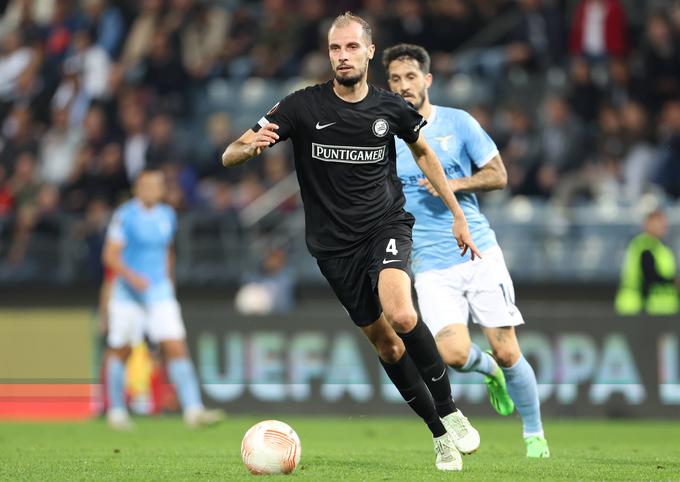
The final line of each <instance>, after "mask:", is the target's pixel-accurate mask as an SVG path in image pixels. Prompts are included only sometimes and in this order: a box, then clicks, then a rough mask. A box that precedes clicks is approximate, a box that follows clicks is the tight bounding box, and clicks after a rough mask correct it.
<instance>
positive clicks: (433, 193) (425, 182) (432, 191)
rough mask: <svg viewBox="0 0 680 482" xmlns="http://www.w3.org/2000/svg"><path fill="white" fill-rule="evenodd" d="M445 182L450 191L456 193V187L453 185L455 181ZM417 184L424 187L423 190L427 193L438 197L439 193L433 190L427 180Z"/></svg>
mask: <svg viewBox="0 0 680 482" xmlns="http://www.w3.org/2000/svg"><path fill="white" fill-rule="evenodd" d="M447 181H448V183H449V187H450V188H451V190H452V191H453V192H456V189H457V186H456V184H455V181H456V180H455V179H447ZM418 184H420V185H421V186H425V188H426V189H427V192H429V193H430V194H432V195H433V196H434V197H439V193H438V192H437V190H436V189H435V188H434V186H433V185H432V183H430V181H429V179H427V178H425V179H421V180H420V181H418Z"/></svg>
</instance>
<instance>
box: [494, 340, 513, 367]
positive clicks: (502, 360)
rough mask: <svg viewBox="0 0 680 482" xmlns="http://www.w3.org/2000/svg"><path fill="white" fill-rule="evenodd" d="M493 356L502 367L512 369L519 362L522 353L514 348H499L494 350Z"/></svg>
mask: <svg viewBox="0 0 680 482" xmlns="http://www.w3.org/2000/svg"><path fill="white" fill-rule="evenodd" d="M493 356H494V358H495V359H496V361H497V362H498V364H499V365H500V366H502V367H506V368H507V367H511V366H513V365H514V364H515V363H517V360H519V356H520V351H519V348H518V347H514V346H505V345H504V346H499V347H494V348H493Z"/></svg>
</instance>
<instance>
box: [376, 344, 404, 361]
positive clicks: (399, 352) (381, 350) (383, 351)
mask: <svg viewBox="0 0 680 482" xmlns="http://www.w3.org/2000/svg"><path fill="white" fill-rule="evenodd" d="M376 349H377V350H378V356H379V357H380V359H381V360H382V361H384V362H386V363H397V362H398V361H399V360H400V359H401V357H402V356H403V355H404V351H405V350H404V345H403V343H397V342H392V343H381V344H380V345H379V346H376Z"/></svg>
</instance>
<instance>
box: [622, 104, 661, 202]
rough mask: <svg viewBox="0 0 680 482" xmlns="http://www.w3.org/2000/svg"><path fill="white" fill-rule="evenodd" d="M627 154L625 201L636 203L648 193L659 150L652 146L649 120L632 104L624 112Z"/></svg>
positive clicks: (624, 164) (623, 166) (624, 173)
mask: <svg viewBox="0 0 680 482" xmlns="http://www.w3.org/2000/svg"><path fill="white" fill-rule="evenodd" d="M621 120H622V122H623V134H624V138H625V142H626V153H625V154H624V156H623V159H622V160H621V164H622V166H621V170H622V172H621V174H622V183H623V197H624V199H625V200H627V201H629V202H631V203H635V202H636V201H638V200H639V198H640V196H641V195H642V193H643V192H645V191H646V190H647V188H648V187H649V184H650V182H651V180H652V176H653V175H654V173H655V171H656V169H657V166H656V158H657V156H658V154H657V149H656V148H655V147H654V145H653V144H652V142H651V140H650V139H651V133H650V130H649V117H648V115H647V112H646V111H645V108H644V107H643V105H642V104H640V103H638V102H629V103H628V104H626V105H625V106H624V107H623V109H622V110H621Z"/></svg>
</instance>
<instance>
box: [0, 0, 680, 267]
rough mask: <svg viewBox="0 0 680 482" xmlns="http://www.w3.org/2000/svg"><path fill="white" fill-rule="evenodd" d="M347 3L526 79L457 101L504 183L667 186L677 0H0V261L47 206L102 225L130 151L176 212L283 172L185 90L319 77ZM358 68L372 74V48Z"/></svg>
mask: <svg viewBox="0 0 680 482" xmlns="http://www.w3.org/2000/svg"><path fill="white" fill-rule="evenodd" d="M345 10H352V11H354V12H356V13H358V14H359V15H361V16H363V17H364V18H365V19H366V20H367V21H369V23H371V24H372V25H373V27H374V42H375V43H376V45H377V51H378V57H379V55H380V52H381V51H382V49H383V48H385V47H387V46H389V45H392V44H394V43H397V42H410V43H417V44H421V45H423V46H425V47H426V48H427V49H429V51H430V52H431V54H432V59H433V62H432V69H433V74H434V76H435V79H436V80H438V81H450V80H452V79H456V78H459V77H461V76H466V77H469V78H473V79H474V78H478V79H482V80H484V79H486V80H488V79H492V80H493V81H495V82H496V83H497V84H503V83H505V82H506V81H507V82H513V81H514V82H516V79H517V78H538V79H543V85H545V86H548V87H547V88H545V89H543V90H542V91H541V95H540V96H537V97H535V98H532V99H529V101H527V100H526V99H521V98H505V97H504V96H503V95H502V93H503V92H505V91H507V90H506V89H503V88H497V89H496V91H495V94H494V95H493V96H492V97H491V98H490V99H489V100H488V101H487V102H485V103H481V104H476V105H467V106H465V107H466V108H468V109H470V111H471V113H472V114H473V115H474V116H475V117H476V118H477V119H478V120H479V121H480V123H481V124H482V125H483V126H484V127H485V128H486V129H487V130H488V132H489V133H490V134H491V135H492V137H493V138H494V140H495V141H496V142H497V144H498V146H499V148H500V150H501V154H502V157H503V159H504V161H505V163H506V165H507V168H508V173H509V189H508V191H507V192H508V193H509V194H510V195H527V196H536V197H540V198H544V199H548V200H551V201H552V200H557V201H560V202H564V203H575V202H578V201H579V200H581V199H597V198H600V197H608V198H611V199H615V200H617V201H621V202H635V200H636V199H637V198H638V197H639V196H640V195H641V194H642V193H644V192H647V191H649V190H652V191H654V192H657V193H661V194H663V195H664V196H666V197H667V198H669V199H677V198H679V197H680V2H678V1H671V0H667V1H656V0H655V1H647V2H634V1H630V2H626V1H625V0H573V1H564V0H562V1H550V0H474V1H472V0H430V1H425V0H394V1H388V0H338V1H334V2H323V1H319V0H243V1H239V0H119V1H113V0H4V1H3V0H0V263H2V262H4V263H6V264H7V263H8V264H10V265H11V264H20V263H21V262H22V260H23V258H24V255H25V251H26V246H27V243H28V241H29V239H30V237H31V233H32V232H34V230H35V229H51V225H52V223H55V222H56V221H55V220H56V219H59V218H61V217H63V216H65V215H67V216H68V215H70V216H73V217H74V218H75V219H78V220H79V222H78V223H77V224H76V228H75V229H76V234H77V235H78V236H81V237H83V238H88V237H91V236H94V235H96V234H97V233H99V234H101V232H102V231H103V229H104V227H105V225H106V222H107V219H108V216H109V213H110V211H111V209H112V208H114V207H115V206H116V205H117V204H118V203H120V202H121V201H122V200H124V199H126V198H127V197H128V196H129V189H130V185H131V181H132V180H133V179H134V177H135V175H136V174H137V173H138V172H139V171H140V169H142V168H143V167H144V166H157V167H159V168H161V169H162V170H163V171H164V172H165V173H166V176H167V180H168V199H167V200H168V202H169V203H171V204H172V205H173V206H174V207H175V208H177V210H178V211H180V212H184V211H190V210H201V211H204V212H205V211H211V212H215V213H236V212H238V211H240V210H241V209H242V208H243V207H244V206H246V205H248V204H249V203H250V202H251V201H252V200H253V199H255V198H256V197H258V196H259V195H260V194H261V193H263V192H264V191H266V190H267V188H268V187H270V186H272V185H274V184H276V183H277V182H278V181H280V180H281V179H283V178H284V177H285V176H286V175H287V174H288V173H290V172H291V170H292V161H291V157H290V152H289V151H288V149H287V148H286V147H284V146H281V148H276V149H272V150H269V151H268V152H267V153H266V155H264V156H262V158H261V159H258V160H256V161H254V162H252V163H251V164H250V165H249V166H248V167H247V168H244V169H233V170H224V169H222V168H221V167H220V163H219V159H220V154H221V152H222V150H223V148H224V147H225V146H226V145H227V143H228V142H229V141H230V140H232V139H233V138H234V136H236V135H239V134H240V132H239V131H240V128H239V131H237V129H235V128H234V127H233V119H230V117H229V115H228V114H227V113H226V112H223V111H220V110H215V111H213V112H209V113H208V114H207V115H206V114H205V112H201V113H198V112H197V111H196V109H195V105H197V103H200V99H201V98H204V97H205V92H206V91H208V90H209V89H210V86H211V84H212V83H213V82H215V81H218V80H224V79H227V80H229V81H230V82H238V81H245V80H246V79H251V78H253V77H259V78H262V79H267V80H271V81H279V80H280V81H288V80H290V79H293V78H298V79H299V80H300V83H301V84H304V83H313V82H318V81H322V80H325V79H327V78H329V71H328V61H327V53H326V48H327V47H326V37H325V36H326V32H327V29H328V25H329V23H330V21H331V19H332V18H333V16H335V15H337V14H338V13H341V12H342V11H345ZM513 79H515V80H513ZM560 79H561V80H560ZM370 80H371V81H372V82H374V83H376V84H378V85H384V73H383V72H382V66H381V65H380V62H379V58H378V59H376V60H374V61H373V63H372V66H371V71H370ZM551 86H552V87H551ZM239 102H240V99H238V98H234V99H233V103H235V104H236V105H238V103H239ZM199 114H200V115H199ZM256 120H257V118H256V117H253V119H252V121H253V123H254V122H255V121H256ZM197 125H198V126H199V128H198V129H196V126H197ZM197 131H198V132H199V133H200V135H196V132H197ZM293 207H294V206H291V205H290V203H289V204H287V205H286V206H285V209H291V208H293Z"/></svg>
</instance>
